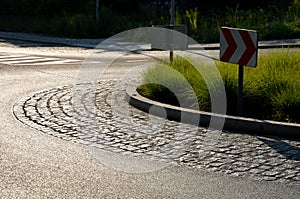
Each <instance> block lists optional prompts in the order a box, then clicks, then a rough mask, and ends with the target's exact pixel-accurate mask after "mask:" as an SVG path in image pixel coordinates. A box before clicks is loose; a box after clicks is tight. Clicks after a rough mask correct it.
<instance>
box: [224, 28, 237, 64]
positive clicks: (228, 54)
mask: <svg viewBox="0 0 300 199" xmlns="http://www.w3.org/2000/svg"><path fill="white" fill-rule="evenodd" d="M221 30H222V32H223V34H224V37H225V39H226V41H227V43H228V47H227V48H226V50H225V52H224V54H223V56H222V57H221V61H225V62H229V60H230V58H231V57H232V55H233V53H234V52H235V50H236V48H237V45H236V43H235V40H234V38H233V36H232V34H231V32H230V30H229V29H221Z"/></svg>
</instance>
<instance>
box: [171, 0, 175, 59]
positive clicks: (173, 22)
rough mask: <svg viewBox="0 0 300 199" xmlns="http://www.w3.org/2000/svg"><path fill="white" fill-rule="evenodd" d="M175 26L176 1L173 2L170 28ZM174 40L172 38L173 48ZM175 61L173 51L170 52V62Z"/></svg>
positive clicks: (172, 0)
mask: <svg viewBox="0 0 300 199" xmlns="http://www.w3.org/2000/svg"><path fill="white" fill-rule="evenodd" d="M174 25H175V0H171V19H170V26H174ZM173 43H174V42H173V38H171V44H172V46H173ZM172 61H173V49H171V50H170V62H172Z"/></svg>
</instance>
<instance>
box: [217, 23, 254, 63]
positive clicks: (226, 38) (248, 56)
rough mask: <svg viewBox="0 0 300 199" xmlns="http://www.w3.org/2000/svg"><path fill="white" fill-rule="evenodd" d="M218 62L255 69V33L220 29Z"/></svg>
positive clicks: (252, 31)
mask: <svg viewBox="0 0 300 199" xmlns="http://www.w3.org/2000/svg"><path fill="white" fill-rule="evenodd" d="M220 61H224V62H230V63H233V64H239V65H243V66H252V67H256V65H257V31H254V30H245V29H237V28H227V27H222V28H221V32H220Z"/></svg>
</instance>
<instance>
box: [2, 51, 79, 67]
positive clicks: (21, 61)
mask: <svg viewBox="0 0 300 199" xmlns="http://www.w3.org/2000/svg"><path fill="white" fill-rule="evenodd" d="M80 62H82V60H79V59H69V58H56V57H42V56H30V55H25V54H14V55H0V64H6V65H16V66H24V65H59V64H76V63H80Z"/></svg>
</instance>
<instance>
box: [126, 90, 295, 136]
mask: <svg viewBox="0 0 300 199" xmlns="http://www.w3.org/2000/svg"><path fill="white" fill-rule="evenodd" d="M126 97H127V100H128V102H129V104H130V105H132V106H134V107H136V108H138V109H140V110H142V111H145V112H149V109H150V107H152V106H157V107H159V108H162V109H164V110H165V111H166V113H167V118H168V119H170V120H175V121H179V122H180V121H181V115H182V114H184V115H185V116H187V117H188V118H191V120H190V121H185V122H186V123H189V124H194V125H195V123H194V121H200V122H199V124H198V126H202V127H208V126H209V123H210V120H211V117H215V118H216V119H225V123H224V128H223V130H229V131H235V132H238V133H255V134H257V135H272V136H280V137H289V138H300V124H292V123H283V122H275V121H268V120H257V119H252V118H244V117H235V116H228V115H220V114H214V113H208V112H203V111H195V110H191V109H186V108H181V107H177V106H172V105H168V104H163V103H159V102H156V101H153V100H150V99H147V98H145V97H143V96H141V95H140V94H139V93H138V92H137V91H136V87H128V88H127V89H126ZM154 115H156V116H161V115H160V114H159V113H158V114H155V113H154ZM164 116H165V115H164ZM195 118H196V119H198V120H195Z"/></svg>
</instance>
